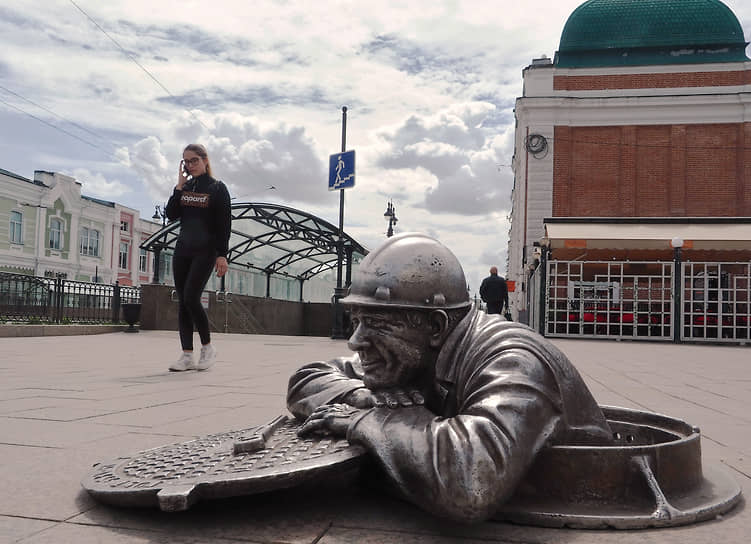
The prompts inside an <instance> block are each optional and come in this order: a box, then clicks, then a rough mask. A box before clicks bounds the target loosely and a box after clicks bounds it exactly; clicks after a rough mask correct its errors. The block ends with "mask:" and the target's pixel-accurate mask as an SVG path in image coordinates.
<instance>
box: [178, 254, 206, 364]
mask: <svg viewBox="0 0 751 544" xmlns="http://www.w3.org/2000/svg"><path fill="white" fill-rule="evenodd" d="M215 263H216V255H214V254H213V253H212V254H210V255H196V256H193V257H178V256H177V255H175V256H174V257H173V258H172V271H173V273H174V278H175V289H176V290H177V297H178V299H179V301H180V309H179V312H178V314H177V323H178V328H179V329H180V343H181V344H182V347H183V350H192V349H193V326H194V325H195V328H196V329H198V334H199V336H200V337H201V344H208V343H209V342H210V341H211V336H210V335H209V318H208V317H206V312H205V311H204V310H203V306H201V293H202V292H203V288H204V287H206V282H207V281H209V277H210V276H211V271H212V270H213V269H214V264H215Z"/></svg>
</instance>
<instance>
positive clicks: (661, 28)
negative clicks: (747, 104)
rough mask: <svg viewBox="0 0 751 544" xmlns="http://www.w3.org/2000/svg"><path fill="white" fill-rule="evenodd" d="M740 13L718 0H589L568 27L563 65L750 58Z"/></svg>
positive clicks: (558, 57) (558, 59) (558, 61)
mask: <svg viewBox="0 0 751 544" xmlns="http://www.w3.org/2000/svg"><path fill="white" fill-rule="evenodd" d="M746 45H747V43H746V42H745V40H744V37H743V29H742V28H741V25H740V23H739V22H738V19H737V18H736V16H735V14H733V12H732V11H730V8H728V7H727V6H726V5H725V4H723V3H722V2H720V1H719V0H589V1H587V2H584V3H583V4H582V5H581V6H579V7H578V8H576V9H575V10H574V12H573V13H572V14H571V15H570V16H569V18H568V21H567V22H566V26H565V27H564V28H563V34H562V35H561V43H560V46H559V48H558V52H557V53H556V64H557V65H558V66H562V67H576V66H619V65H636V64H679V63H703V62H735V61H745V60H748V57H746V54H745V49H746Z"/></svg>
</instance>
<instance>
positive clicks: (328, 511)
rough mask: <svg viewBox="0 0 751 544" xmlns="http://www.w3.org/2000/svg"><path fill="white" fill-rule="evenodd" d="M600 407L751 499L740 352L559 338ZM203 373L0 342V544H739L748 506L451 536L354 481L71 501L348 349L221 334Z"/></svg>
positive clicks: (49, 341)
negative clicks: (190, 502)
mask: <svg viewBox="0 0 751 544" xmlns="http://www.w3.org/2000/svg"><path fill="white" fill-rule="evenodd" d="M555 343H556V344H557V345H558V346H560V347H561V348H562V349H563V350H564V351H565V352H566V353H567V354H568V355H569V357H570V358H571V359H572V360H573V361H574V362H575V364H576V366H577V367H578V368H579V370H580V371H581V373H582V375H583V376H584V377H585V380H586V381H587V383H588V384H589V386H590V388H591V389H592V391H593V393H594V395H595V397H596V398H597V399H598V401H599V402H600V403H601V404H608V405H616V406H625V407H630V408H637V409H644V410H650V411H655V412H660V413H665V414H668V415H671V416H674V417H678V418H681V419H684V420H686V421H688V422H690V423H692V424H695V425H698V426H699V427H700V428H701V429H702V434H703V440H702V447H703V455H704V462H705V463H713V464H720V465H724V466H725V467H726V468H727V469H728V470H729V471H730V472H731V473H732V474H733V475H734V476H735V478H736V479H737V480H738V482H739V483H740V484H741V486H742V487H743V489H744V494H745V496H749V494H750V493H751V485H749V482H750V480H749V478H751V432H749V430H750V428H751V400H750V399H751V371H750V369H751V348H749V347H728V346H705V345H672V344H657V343H648V342H613V341H584V340H556V341H555ZM214 344H215V345H216V346H217V349H218V359H217V364H216V365H215V367H214V368H212V369H211V370H210V371H208V372H201V373H197V372H187V373H170V372H168V371H167V367H168V365H169V364H170V363H171V362H172V361H173V360H174V359H176V358H177V356H178V355H179V351H178V341H177V334H176V333H173V332H164V331H142V332H140V333H139V334H126V333H111V334H102V335H96V336H78V337H73V336H65V337H62V336H61V337H50V336H47V337H37V338H2V339H0V459H1V460H2V463H0V481H2V482H3V483H2V492H1V493H0V542H23V543H28V544H39V543H56V544H59V543H67V542H71V543H77V544H79V543H81V544H83V543H92V542H105V543H121V542H129V543H130V542H137V543H158V542H170V543H202V542H212V543H235V542H246V543H247V542H256V543H272V542H273V543H287V542H289V543H318V544H334V543H343V542H347V543H349V542H353V543H383V544H389V543H400V544H410V543H437V544H443V543H449V542H461V543H467V544H468V543H480V542H482V543H515V544H526V543H543V542H545V543H547V542H553V543H564V544H568V543H602V542H611V541H613V542H615V541H617V542H619V544H620V543H625V544H630V543H634V544H636V543H638V544H649V543H658V542H659V543H679V544H692V543H707V542H718V543H719V542H722V543H723V544H726V543H739V544H740V543H747V542H749V541H751V537H750V536H749V535H751V513H749V509H747V508H744V506H743V505H741V506H739V507H738V508H736V509H735V510H734V511H733V512H731V513H729V514H728V515H726V516H725V518H724V519H722V520H714V521H709V522H705V523H701V524H697V525H693V526H688V527H680V528H673V529H659V530H646V531H584V530H557V529H543V528H535V527H524V526H518V525H511V524H503V523H497V522H486V523H481V524H477V525H471V526H470V525H458V524H454V523H449V522H444V521H441V520H437V519H435V518H432V517H431V516H429V515H427V514H424V513H422V512H420V511H419V510H417V509H416V508H414V507H413V506H411V505H409V504H405V503H402V502H400V501H397V500H395V499H391V498H387V497H385V496H383V495H381V494H378V493H375V492H373V491H369V490H368V489H365V488H363V487H362V486H361V485H359V484H357V483H353V482H344V483H343V482H331V483H330V484H326V485H323V484H320V485H318V486H302V487H300V488H298V489H294V490H289V491H282V492H275V493H267V494H263V495H257V496H255V497H245V498H236V499H224V500H218V501H207V502H203V503H199V504H198V505H196V506H195V507H194V508H193V509H191V510H189V511H188V512H183V513H164V512H160V511H158V510H146V509H123V508H113V507H110V506H106V505H102V504H99V503H97V502H95V501H94V500H92V498H91V497H90V496H89V495H88V494H87V493H86V492H85V491H83V490H82V488H81V485H80V481H81V478H82V477H83V476H84V475H85V474H86V473H87V472H88V471H89V470H90V468H91V467H92V465H93V464H94V463H96V462H98V461H102V460H108V459H113V458H116V457H117V456H118V455H123V454H131V453H135V452H138V451H141V450H145V449H148V448H153V447H157V446H161V445H164V444H171V443H176V442H183V441H186V440H190V439H192V438H194V437H198V436H201V435H205V434H212V433H218V432H222V431H226V430H232V429H242V428H246V427H250V426H253V425H258V424H261V423H265V422H268V421H270V420H271V419H273V418H274V417H276V416H277V415H280V414H284V413H286V409H285V392H286V385H287V379H288V377H289V375H290V374H291V372H292V371H293V370H294V369H295V368H297V367H298V366H300V365H301V364H302V363H305V362H308V361H311V360H315V359H323V358H329V357H332V356H334V355H341V354H345V353H347V347H346V344H345V343H344V342H343V341H335V340H329V339H325V338H309V337H289V336H261V335H259V336H246V335H229V334H216V335H215V336H214Z"/></svg>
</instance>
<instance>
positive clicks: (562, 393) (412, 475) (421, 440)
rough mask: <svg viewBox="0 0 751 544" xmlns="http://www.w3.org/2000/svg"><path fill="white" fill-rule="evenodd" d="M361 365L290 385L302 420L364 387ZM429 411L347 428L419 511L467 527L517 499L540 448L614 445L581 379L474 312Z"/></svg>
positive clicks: (359, 421)
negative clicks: (519, 487)
mask: <svg viewBox="0 0 751 544" xmlns="http://www.w3.org/2000/svg"><path fill="white" fill-rule="evenodd" d="M362 375H363V371H362V367H361V365H360V361H359V357H358V356H357V355H355V356H353V357H347V358H345V357H342V358H337V359H333V360H331V361H326V362H323V361H320V362H315V363H311V364H309V365H306V366H304V367H303V368H301V369H300V370H298V371H297V372H296V373H295V374H294V375H293V376H292V377H291V378H290V382H289V389H288V395H287V404H288V407H289V410H290V411H291V412H292V413H293V414H294V415H295V416H296V417H298V418H305V417H307V416H308V415H309V414H310V413H311V412H312V411H313V410H314V409H315V408H317V407H318V406H320V405H323V404H330V403H336V402H341V401H342V399H343V398H344V397H345V396H346V395H347V394H348V393H350V392H351V391H353V390H355V389H358V388H362V387H364V385H363V382H362V381H361V378H362ZM426 393H427V394H426V403H425V405H424V406H412V407H406V408H398V409H390V408H387V407H377V408H371V409H368V410H364V411H363V412H362V414H361V415H359V416H358V417H357V418H356V419H355V420H354V421H353V423H352V424H351V425H350V427H349V431H348V433H347V438H348V439H349V441H350V442H351V443H357V444H362V445H364V446H365V447H366V448H367V449H368V450H369V451H370V453H371V454H372V455H373V456H374V457H375V458H376V459H377V461H378V463H379V465H380V466H381V468H382V469H383V470H384V471H385V472H386V474H387V475H388V477H389V478H390V479H391V481H392V483H393V484H394V485H395V486H396V487H397V488H398V490H399V491H400V492H401V493H402V494H403V495H404V496H405V497H406V498H407V499H408V500H410V501H411V502H413V503H415V504H416V505H418V506H420V507H422V508H424V509H426V510H428V511H430V512H433V513H435V514H437V515H440V516H447V517H450V518H453V519H460V520H465V521H472V520H480V519H485V518H487V517H489V516H491V515H492V514H493V513H494V511H495V510H496V509H497V508H498V506H499V505H500V504H502V503H503V502H504V501H505V500H507V499H508V498H510V496H511V495H512V494H513V492H514V490H515V488H516V486H517V485H518V484H519V482H520V481H521V480H522V478H523V477H524V475H525V473H526V472H527V470H528V469H529V467H530V465H531V463H532V461H533V460H534V458H535V456H536V455H537V453H538V452H539V451H540V449H541V448H543V447H545V446H546V445H554V444H567V445H575V444H582V445H583V444H604V443H609V442H610V441H611V440H612V434H611V432H610V430H609V428H608V424H607V422H606V421H605V418H604V416H603V415H602V411H601V410H600V408H599V407H598V406H597V403H596V402H595V400H594V398H593V397H592V395H591V393H590V392H589V390H588V389H587V387H586V385H585V384H584V381H583V380H582V378H581V376H580V375H579V373H578V372H577V370H576V369H575V368H574V366H573V365H572V364H571V363H570V361H569V360H568V359H567V358H566V356H565V355H564V354H563V353H562V352H561V351H560V350H559V349H558V348H556V347H555V346H554V345H553V344H552V343H551V342H549V341H548V340H546V339H545V338H543V337H542V336H540V335H538V334H537V333H535V332H534V331H532V330H531V329H530V328H529V327H526V326H525V325H521V324H519V323H515V322H509V321H505V320H504V319H502V318H501V317H500V316H497V315H493V316H489V315H486V314H485V313H483V312H480V311H478V310H476V309H474V308H473V309H472V310H470V312H469V313H468V314H467V316H465V317H464V318H463V319H462V321H461V322H460V323H459V324H457V326H456V328H455V329H454V330H453V331H452V333H451V334H450V336H449V337H448V339H447V340H446V342H445V343H444V345H443V347H442V348H441V350H440V352H439V354H438V358H437V361H436V367H435V379H434V383H433V391H427V392H426Z"/></svg>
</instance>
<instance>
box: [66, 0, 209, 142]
mask: <svg viewBox="0 0 751 544" xmlns="http://www.w3.org/2000/svg"><path fill="white" fill-rule="evenodd" d="M68 1H69V2H70V3H71V4H73V6H74V7H75V8H76V9H77V10H78V11H80V12H81V13H83V15H84V16H85V17H86V18H87V19H88V20H89V21H91V22H92V23H93V24H94V26H96V27H97V28H98V29H99V30H101V31H102V34H104V35H105V36H107V37H108V38H109V39H110V41H112V43H114V44H115V45H116V46H117V47H118V48H119V49H120V51H122V52H123V54H124V55H125V56H126V57H128V58H129V59H130V60H131V61H133V63H135V65H136V66H138V67H139V68H140V69H141V70H143V72H144V73H145V74H146V75H147V76H149V78H151V80H152V81H154V83H156V84H157V85H159V87H160V88H161V89H162V90H163V91H164V92H166V93H167V94H168V95H169V96H170V97H171V98H173V99H174V100H175V101H177V97H176V96H175V95H174V94H172V92H170V90H169V89H168V88H167V87H165V86H164V85H163V84H162V82H161V81H159V80H158V79H157V78H156V76H155V75H154V74H152V73H151V72H149V71H148V70H147V69H146V68H145V67H144V66H143V65H142V64H141V63H140V62H138V60H137V59H136V58H135V57H134V56H133V55H131V54H130V53H128V51H126V49H125V48H124V47H123V46H122V45H120V42H118V41H117V40H116V39H115V38H113V37H112V36H111V35H110V34H109V33H108V32H107V31H106V30H104V28H102V26H101V25H100V24H99V23H97V22H96V20H94V18H93V17H92V16H91V15H89V14H88V13H86V11H84V9H83V8H82V7H81V6H79V5H78V4H76V3H75V2H74V0H68ZM183 109H184V110H185V111H187V112H188V113H189V114H190V115H191V116H193V118H194V119H195V120H196V121H198V122H199V123H200V124H201V126H203V128H205V129H206V130H208V131H209V132H211V129H210V128H209V127H207V126H206V124H205V123H204V122H203V121H201V119H200V118H199V117H198V116H197V115H196V114H195V113H193V111H191V110H189V109H188V108H183Z"/></svg>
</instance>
